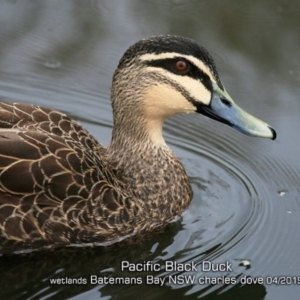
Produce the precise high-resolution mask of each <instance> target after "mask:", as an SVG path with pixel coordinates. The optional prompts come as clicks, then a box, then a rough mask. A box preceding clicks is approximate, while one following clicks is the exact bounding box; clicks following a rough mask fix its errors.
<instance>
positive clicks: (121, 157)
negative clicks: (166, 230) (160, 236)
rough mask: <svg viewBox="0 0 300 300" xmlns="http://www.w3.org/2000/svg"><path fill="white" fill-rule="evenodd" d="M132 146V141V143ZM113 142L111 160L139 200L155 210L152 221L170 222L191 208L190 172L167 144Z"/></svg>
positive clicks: (108, 152) (110, 149) (119, 175)
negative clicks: (155, 219) (189, 205)
mask: <svg viewBox="0 0 300 300" xmlns="http://www.w3.org/2000/svg"><path fill="white" fill-rule="evenodd" d="M131 142H132V141H131ZM116 145H117V144H116V143H115V141H113V140H112V143H111V145H110V146H109V148H108V150H107V154H108V159H109V161H110V162H111V163H112V164H113V165H114V167H115V168H116V170H117V174H118V175H117V176H118V178H119V179H120V180H121V181H122V182H124V183H125V184H126V185H127V186H128V187H129V189H130V190H131V191H132V194H133V196H134V197H135V198H138V199H139V200H142V201H143V203H145V205H146V206H147V207H150V208H151V214H153V216H152V218H156V217H157V219H158V220H166V221H167V220H169V219H171V218H173V217H174V216H176V215H179V214H181V213H182V211H183V210H184V209H185V208H186V207H187V206H188V204H189V203H190V201H191V198H192V191H191V187H190V184H189V181H188V177H187V175H186V172H185V170H184V168H183V166H182V164H181V163H180V161H179V160H178V159H177V157H176V156H175V155H174V153H173V152H172V150H171V149H170V148H169V147H168V146H167V145H166V144H165V143H153V142H151V140H148V141H147V142H142V141H139V142H136V141H135V143H132V144H130V142H129V140H127V141H123V143H122V144H118V148H117V147H116Z"/></svg>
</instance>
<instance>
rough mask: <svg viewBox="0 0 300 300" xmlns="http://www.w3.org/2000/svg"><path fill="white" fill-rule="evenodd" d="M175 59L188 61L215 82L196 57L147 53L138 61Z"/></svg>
mask: <svg viewBox="0 0 300 300" xmlns="http://www.w3.org/2000/svg"><path fill="white" fill-rule="evenodd" d="M176 57H183V58H185V59H187V60H189V61H190V62H191V63H193V64H194V65H195V66H197V67H198V68H199V69H200V70H202V71H203V72H204V73H206V74H207V75H208V76H209V78H210V80H211V81H212V82H216V80H215V78H214V76H213V75H212V73H211V71H210V69H209V68H208V67H207V66H206V65H205V64H204V63H203V61H201V60H199V59H197V58H196V57H194V56H192V55H185V54H180V53H177V52H168V53H160V54H155V53H149V54H144V55H142V56H141V57H140V60H142V61H147V60H159V59H168V58H171V59H172V58H176Z"/></svg>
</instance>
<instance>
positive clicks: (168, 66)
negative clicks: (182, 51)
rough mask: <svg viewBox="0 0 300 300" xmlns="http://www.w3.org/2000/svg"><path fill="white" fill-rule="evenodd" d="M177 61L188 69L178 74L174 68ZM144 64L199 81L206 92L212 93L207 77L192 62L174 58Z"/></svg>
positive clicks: (148, 61)
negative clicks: (184, 63)
mask: <svg viewBox="0 0 300 300" xmlns="http://www.w3.org/2000/svg"><path fill="white" fill-rule="evenodd" d="M178 60H181V61H184V62H186V63H187V65H188V68H187V70H186V71H184V72H178V71H177V70H176V68H175V64H176V62H177V61H178ZM144 63H145V64H146V65H148V66H151V67H156V68H162V69H165V70H167V71H169V72H171V73H173V74H176V75H180V76H189V77H191V78H193V79H195V80H199V81H201V82H202V84H203V85H204V86H205V88H206V89H207V90H208V91H210V92H211V91H212V83H211V80H210V78H209V76H208V75H207V74H206V73H205V72H203V71H202V70H200V69H199V68H197V67H196V66H195V65H194V64H193V63H192V62H190V61H189V60H187V59H186V58H184V57H176V58H165V59H156V60H147V61H144Z"/></svg>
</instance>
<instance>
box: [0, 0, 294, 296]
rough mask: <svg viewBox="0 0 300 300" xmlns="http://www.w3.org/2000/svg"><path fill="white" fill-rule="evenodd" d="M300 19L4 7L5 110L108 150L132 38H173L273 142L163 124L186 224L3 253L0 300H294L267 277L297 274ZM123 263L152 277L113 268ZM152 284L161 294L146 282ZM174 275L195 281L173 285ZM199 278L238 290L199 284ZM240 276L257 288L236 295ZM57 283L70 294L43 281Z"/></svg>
mask: <svg viewBox="0 0 300 300" xmlns="http://www.w3.org/2000/svg"><path fill="white" fill-rule="evenodd" d="M299 11H300V3H299V2H296V1H292V0H281V1H278V0H276V1H263V2H260V3H258V2H253V1H249V0H246V1H243V2H241V1H240V2H239V1H233V0H222V1H221V0H218V1H213V2H212V1H206V0H205V1H192V0H189V1H183V0H165V1H151V2H149V3H146V2H142V1H138V0H125V1H123V0H116V1H108V0H105V1H97V0H90V1H75V0H74V1H71V0H68V1H63V2H62V1H58V0H56V1H48V0H47V1H28V0H24V1H18V0H6V1H1V2H0V44H1V47H0V97H1V99H2V100H3V101H15V102H27V103H33V104H38V105H41V106H47V107H53V108H56V109H59V110H62V111H64V112H66V113H68V114H69V115H71V116H72V117H74V118H75V119H76V120H78V121H80V122H81V123H82V124H83V125H84V126H85V127H86V128H87V129H88V130H89V131H90V132H91V133H92V134H93V135H94V136H95V137H96V138H97V139H98V140H99V141H101V143H103V144H104V145H108V144H109V141H110V134H111V130H112V116H111V107H110V100H109V95H110V84H111V77H112V74H113V71H114V69H115V68H116V66H117V64H118V60H119V59H120V57H121V56H122V54H123V52H124V51H125V50H126V49H127V47H128V46H130V45H131V44H132V43H134V42H135V41H137V40H139V39H141V38H143V37H145V36H149V35H154V34H159V33H172V34H177V35H183V36H187V37H191V38H194V39H196V40H197V41H198V42H199V43H201V44H202V45H204V46H206V48H208V49H209V50H210V52H211V53H212V55H213V56H214V58H215V60H216V63H217V67H218V70H219V73H220V76H221V79H222V81H223V83H224V85H225V86H226V89H227V90H228V92H229V93H230V94H231V96H232V97H233V98H234V99H235V101H236V102H237V103H238V104H239V105H240V106H242V107H243V108H244V109H246V110H248V111H249V112H250V113H252V114H254V115H256V116H257V117H260V118H261V119H263V120H265V121H266V122H268V123H269V124H271V125H272V126H273V127H274V128H275V129H276V131H277V133H278V138H277V140H276V141H270V140H261V139H254V138H249V137H246V136H243V135H242V134H240V133H238V132H236V131H234V130H233V129H231V128H229V127H226V126H224V125H222V124H217V123H216V122H214V121H212V120H209V119H207V118H206V117H204V116H199V115H197V116H196V115H194V116H191V115H185V116H177V117H173V118H171V119H169V120H168V121H167V122H166V124H165V126H164V133H165V138H166V141H167V143H168V144H169V145H170V147H171V148H172V149H173V150H174V151H175V152H176V154H177V155H178V157H179V158H180V160H181V161H182V162H183V164H184V166H185V167H186V170H187V173H188V175H189V178H190V181H191V184H192V187H193V191H194V198H193V202H192V204H191V206H190V207H189V208H188V209H187V210H186V211H185V212H184V214H183V215H182V216H181V217H180V218H179V219H178V220H176V221H175V222H173V223H171V224H170V225H169V226H168V227H167V228H165V229H164V230H161V231H160V230H159V232H157V233H155V234H152V235H149V236H147V237H145V239H144V240H143V242H140V243H137V244H135V245H134V246H130V245H128V244H126V243H125V244H124V243H121V244H120V245H116V246H114V247H111V248H104V249H103V248H100V247H98V248H83V249H82V248H75V249H61V250H55V251H41V252H33V253H28V254H24V255H20V254H19V255H12V256H2V257H0V265H1V268H0V297H1V299H66V298H73V299H98V298H101V299H140V296H141V295H143V298H144V299H181V298H182V299H196V298H202V299H272V300H273V299H298V291H299V287H298V285H297V284H289V285H278V284H268V283H267V278H276V276H286V277H285V278H290V277H292V276H298V277H299V276H300V267H299V265H300V259H299V248H300V237H299V234H298V231H299V230H298V228H299V226H300V216H299V212H300V199H299V191H300V186H299V177H300V162H299V159H298V153H299V146H300V141H299V126H300V119H299V112H300V101H299V82H300V67H299V64H300V63H299V49H300V36H299V26H300V24H299V23H300V21H299V20H300V18H299ZM124 260H126V261H130V262H131V263H142V262H144V261H151V262H154V263H157V264H160V265H161V268H160V271H157V272H155V271H145V272H128V271H124V270H123V271H122V270H121V262H122V261H124ZM166 261H173V262H174V261H176V262H177V263H183V264H189V263H191V262H194V263H197V264H198V268H197V269H198V271H197V272H195V271H167V270H166V269H165V267H164V266H165V263H166ZM203 261H209V262H211V263H215V264H216V263H225V262H228V263H229V264H231V265H232V271H228V272H203V271H201V266H202V263H203ZM248 261H249V262H250V266H249V265H248V266H244V265H243V262H244V263H245V262H248ZM91 275H97V276H98V277H104V276H107V277H123V278H124V277H128V278H132V277H134V278H137V277H141V278H142V281H143V284H141V285H139V284H135V285H134V284H133V285H111V284H101V283H92V282H91V280H90V276H91ZM150 275H151V276H154V278H156V279H158V278H161V279H164V278H165V282H164V284H162V286H159V285H156V284H148V285H147V284H146V283H147V281H146V280H147V276H150ZM175 275H184V276H189V275H190V276H195V282H194V283H188V282H187V281H186V280H185V282H184V283H183V284H174V283H172V282H170V281H169V277H170V276H175ZM204 276H208V277H209V278H213V277H215V278H217V277H218V278H220V277H222V276H227V277H228V278H233V279H235V280H236V284H229V285H224V284H219V285H214V284H200V283H199V279H200V278H202V277H204ZM243 276H250V277H252V278H263V280H264V283H263V284H252V285H242V284H241V283H240V281H241V278H242V277H243ZM59 278H71V279H78V282H77V283H78V284H51V282H50V279H51V280H53V279H59ZM79 279H81V282H82V283H80V280H79ZM85 281H86V282H85Z"/></svg>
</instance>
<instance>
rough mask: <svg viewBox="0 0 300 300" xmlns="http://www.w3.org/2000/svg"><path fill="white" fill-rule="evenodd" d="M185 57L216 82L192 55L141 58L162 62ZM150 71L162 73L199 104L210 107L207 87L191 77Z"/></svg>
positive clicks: (162, 70)
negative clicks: (162, 60) (161, 60)
mask: <svg viewBox="0 0 300 300" xmlns="http://www.w3.org/2000/svg"><path fill="white" fill-rule="evenodd" d="M178 56H180V57H184V58H185V59H187V60H189V61H190V62H192V63H193V64H194V65H196V66H197V67H198V68H199V69H200V70H202V71H203V72H205V73H206V74H207V75H208V76H209V77H210V79H211V80H212V81H213V82H216V81H215V79H214V77H213V75H212V74H211V71H210V70H209V68H208V67H207V66H206V65H205V64H204V63H203V62H201V61H200V60H198V59H196V58H195V57H193V56H190V55H181V54H178V53H175V52H174V53H172V52H170V53H162V54H145V55H142V56H141V57H140V59H141V60H142V61H149V60H160V59H168V58H175V57H178ZM147 69H148V70H149V71H154V72H156V73H160V74H161V75H163V76H164V77H166V78H170V79H171V80H172V81H173V82H176V83H177V84H178V86H181V87H183V88H184V89H185V90H186V91H187V92H188V93H189V94H190V95H191V97H192V98H193V99H195V100H196V101H197V102H200V103H203V104H206V105H208V104H209V103H210V100H211V93H210V92H209V91H208V90H207V89H206V88H205V86H204V85H203V84H202V83H201V82H200V81H198V80H195V79H194V78H191V77H189V76H178V75H176V74H173V73H171V72H168V71H166V70H164V69H159V68H156V67H148V68H147Z"/></svg>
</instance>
